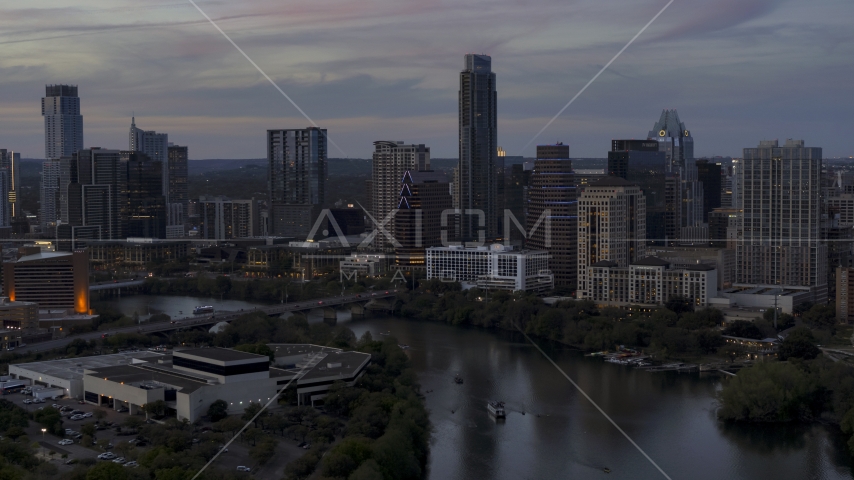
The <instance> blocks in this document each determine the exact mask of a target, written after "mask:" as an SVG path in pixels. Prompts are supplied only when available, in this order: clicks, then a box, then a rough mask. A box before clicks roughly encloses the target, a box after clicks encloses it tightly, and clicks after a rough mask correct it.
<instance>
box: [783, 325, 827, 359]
mask: <svg viewBox="0 0 854 480" xmlns="http://www.w3.org/2000/svg"><path fill="white" fill-rule="evenodd" d="M820 353H821V350H820V349H819V348H818V347H817V346H816V344H815V337H814V336H813V334H812V332H811V331H810V329H808V328H806V327H798V328H796V329H794V330H792V331H791V332H789V334H788V335H787V336H786V338H785V339H784V340H783V341H782V342H781V343H780V347H779V350H778V356H779V358H780V360H789V359H791V358H802V359H805V360H812V359H813V358H815V357H817V356H819V354H820Z"/></svg>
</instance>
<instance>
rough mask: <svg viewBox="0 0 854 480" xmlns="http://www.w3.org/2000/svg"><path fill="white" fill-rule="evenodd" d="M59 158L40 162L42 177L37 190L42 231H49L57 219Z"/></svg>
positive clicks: (58, 208) (58, 209) (58, 210)
mask: <svg viewBox="0 0 854 480" xmlns="http://www.w3.org/2000/svg"><path fill="white" fill-rule="evenodd" d="M59 163H60V161H59V160H45V161H43V162H42V178H41V186H40V191H39V223H40V224H41V229H42V232H43V233H48V234H49V233H50V229H51V228H54V227H56V221H57V220H59V218H60V217H59V212H60V207H59Z"/></svg>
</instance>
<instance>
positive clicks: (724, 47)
mask: <svg viewBox="0 0 854 480" xmlns="http://www.w3.org/2000/svg"><path fill="white" fill-rule="evenodd" d="M660 3H661V2H643V3H642V4H631V5H626V6H625V7H624V8H623V10H622V11H623V12H624V14H623V15H620V16H619V18H615V16H614V15H610V14H609V12H610V11H611V9H613V8H615V6H613V5H608V6H598V5H588V6H585V5H570V6H565V5H562V4H552V3H549V2H543V3H542V4H541V5H538V7H539V8H535V9H532V8H528V7H525V6H522V5H515V4H510V3H509V2H508V3H506V4H505V3H498V4H496V5H493V6H491V7H490V8H488V9H486V8H483V9H481V8H473V7H474V5H469V4H466V3H463V4H459V5H455V6H454V7H444V6H442V7H440V6H435V5H423V6H418V7H411V6H402V5H394V6H390V5H382V4H377V5H371V6H360V7H358V8H356V7H349V8H346V9H342V11H341V12H340V13H337V14H333V15H332V16H331V17H330V9H329V8H328V6H326V7H324V8H323V9H322V11H320V10H318V9H317V8H316V7H312V6H302V7H300V8H299V9H297V10H296V11H287V12H285V11H283V10H280V9H279V7H277V6H272V5H267V4H263V3H262V4H254V5H241V6H240V7H239V8H240V10H237V8H238V7H237V6H225V5H221V4H209V3H202V4H200V6H201V7H202V8H204V9H205V11H206V12H207V13H208V14H209V15H210V16H211V18H212V19H213V20H214V21H215V22H217V24H218V25H220V26H221V27H222V28H223V30H224V31H225V32H227V33H228V34H229V35H231V36H232V37H233V38H234V40H235V42H236V43H237V44H238V45H240V46H241V47H242V48H243V49H244V50H245V51H246V52H247V54H248V55H249V56H251V57H252V58H253V60H255V61H256V62H257V63H258V64H259V66H261V67H262V68H264V69H265V71H267V72H268V73H269V74H270V75H271V77H272V78H273V79H274V80H275V81H276V82H277V83H278V84H279V85H280V86H281V87H282V88H283V90H284V91H286V92H288V94H289V95H290V96H291V97H292V98H293V99H294V100H295V102H296V103H297V104H299V105H300V106H301V107H302V108H304V109H305V111H306V112H307V113H308V114H309V115H311V117H312V119H314V120H315V121H316V122H317V124H318V125H319V126H320V127H321V128H326V129H328V130H329V132H330V136H331V138H333V139H334V141H335V143H336V144H338V145H340V146H341V148H342V150H343V151H344V153H345V154H346V156H349V157H352V158H369V157H370V151H371V141H365V138H369V139H371V140H374V139H377V138H397V139H402V140H404V141H406V142H418V143H422V142H423V143H425V144H428V145H431V147H432V148H433V156H434V157H436V158H453V157H455V156H456V143H457V140H456V138H455V137H456V135H455V132H456V130H457V128H456V127H457V114H456V90H457V88H456V85H455V84H456V82H457V74H458V71H459V70H458V69H459V67H458V63H459V60H458V59H459V55H460V54H461V53H465V52H466V51H469V52H478V53H485V54H488V55H491V56H492V58H493V70H494V71H495V72H496V73H497V74H498V76H499V81H498V85H497V89H498V90H499V91H500V92H501V97H500V102H501V109H500V110H499V113H498V132H499V135H498V142H497V143H498V145H500V146H502V147H503V148H504V149H505V150H506V151H507V152H508V154H510V155H524V156H526V157H533V156H534V145H531V146H530V147H529V148H528V149H527V150H525V151H520V149H521V147H522V146H523V145H524V144H525V143H526V142H527V141H528V140H530V139H531V137H532V136H533V134H534V133H536V131H537V130H538V129H539V128H541V127H542V126H543V125H544V124H545V123H546V121H547V120H548V119H549V118H551V116H552V115H554V113H555V112H556V111H557V110H558V109H559V108H560V106H562V105H563V104H564V103H565V102H566V101H567V100H568V99H569V98H570V97H571V96H572V94H573V93H574V92H576V91H577V90H578V89H579V88H580V87H581V86H582V85H584V83H585V82H586V81H588V80H589V79H590V78H591V77H592V76H593V74H594V73H595V72H596V71H597V70H598V68H599V67H600V66H601V65H602V64H604V63H605V62H606V61H607V60H608V59H609V58H611V56H612V55H613V54H614V53H616V51H617V50H619V48H620V47H621V46H622V45H623V44H625V42H626V41H627V40H628V39H629V38H631V35H632V34H633V33H634V32H636V31H637V29H638V28H640V27H641V26H642V24H643V22H644V20H642V19H644V18H647V19H648V18H651V17H652V15H653V14H654V13H655V11H657V10H658V9H659V8H660V7H661V6H662V5H661V4H660ZM112 5H113V4H111V6H110V7H104V6H102V4H100V3H99V2H91V3H89V4H86V5H85V6H81V7H74V8H68V7H66V8H62V7H61V6H60V7H59V8H52V9H50V10H48V9H44V10H33V9H29V10H23V9H21V10H15V9H7V10H5V11H4V18H6V19H8V20H9V21H15V22H16V23H15V26H14V28H10V29H7V31H8V32H9V33H7V34H6V35H5V36H0V43H2V44H4V50H5V51H6V53H7V55H5V56H4V57H5V58H4V59H3V60H0V71H2V72H3V73H4V79H5V80H6V82H5V85H4V87H5V89H4V90H5V92H4V96H3V98H2V101H0V114H2V115H0V144H3V145H4V146H6V147H7V148H14V149H15V150H16V151H20V152H22V157H24V158H41V155H42V153H41V150H42V149H43V120H42V118H40V115H39V112H38V111H37V108H34V104H35V102H37V101H38V100H37V99H38V98H40V97H41V96H42V94H43V91H42V90H41V89H42V88H43V86H44V85H45V84H54V83H67V84H72V85H78V86H79V88H80V97H81V98H83V99H84V101H83V102H82V106H81V109H82V111H81V113H82V114H83V116H85V117H86V136H85V138H86V144H85V145H84V146H85V147H90V146H102V147H104V148H112V149H115V148H122V143H123V142H122V138H123V137H124V131H123V130H125V128H124V127H122V125H126V124H127V123H126V122H127V119H129V118H130V117H131V116H132V115H134V114H136V116H137V117H139V118H140V119H141V121H142V119H144V122H145V125H146V126H147V128H152V129H155V130H157V131H168V132H170V134H171V135H172V136H173V137H174V139H175V141H176V142H177V143H180V144H182V145H190V146H191V147H192V154H193V158H194V159H200V158H263V157H264V148H265V147H264V140H263V138H264V137H263V131H265V130H267V129H276V128H279V129H281V128H304V127H306V126H308V122H307V121H306V120H305V119H304V118H302V117H301V116H300V115H299V113H298V112H296V110H295V109H294V108H293V107H292V106H291V105H289V104H288V103H287V102H286V101H285V100H284V99H283V98H281V96H280V95H279V94H278V93H277V92H276V91H275V90H274V89H273V88H272V87H271V86H270V85H269V84H268V83H266V82H265V81H264V79H263V78H262V77H261V76H260V75H258V73H257V71H255V70H254V69H253V68H252V66H251V65H250V64H249V63H248V62H246V60H245V59H243V58H242V57H241V56H240V54H239V53H238V52H237V51H236V50H235V49H234V48H233V47H232V46H231V45H230V44H228V42H227V41H226V40H225V39H224V38H222V37H221V36H219V34H218V32H216V31H215V30H214V29H213V27H212V26H211V25H210V24H208V23H207V22H206V21H205V19H204V18H201V16H200V15H199V14H198V12H197V11H195V10H194V9H192V7H191V6H190V5H189V4H186V5H182V4H175V5H160V6H155V7H152V8H149V7H145V8H144V9H143V8H139V7H136V8H134V7H133V6H131V5H130V4H128V5H127V6H121V7H113V6H112ZM342 5H343V4H342ZM127 8H131V9H132V10H133V11H134V12H137V13H138V14H139V16H138V19H137V20H136V21H135V22H131V23H129V24H121V23H120V22H119V21H117V20H116V19H117V18H119V14H120V12H123V11H126V10H127ZM852 8H854V7H852V5H851V4H850V3H846V2H841V1H839V2H828V3H825V4H823V5H822V6H821V7H819V8H815V7H807V6H799V5H795V4H792V3H789V2H776V1H771V0H761V1H752V2H732V1H728V2H725V4H724V5H717V4H716V5H714V6H713V5H705V4H700V3H699V2H692V1H687V2H678V3H675V4H674V5H673V6H672V7H670V8H669V9H668V10H667V12H665V14H664V15H662V16H661V18H659V19H658V20H657V21H656V22H655V23H654V24H653V25H652V26H651V27H650V28H649V30H648V31H647V32H645V33H644V35H642V36H641V37H640V38H639V39H638V41H637V42H636V43H634V44H633V45H632V46H631V48H629V49H628V50H626V52H625V54H624V55H623V56H621V57H620V58H619V60H618V61H617V62H615V63H614V64H613V65H612V66H611V67H610V68H609V69H608V70H607V71H606V72H605V74H603V76H602V77H601V78H600V79H598V80H597V81H596V82H595V83H594V84H593V85H592V86H591V87H590V88H589V89H588V90H587V91H586V92H585V93H584V95H582V96H581V97H580V98H579V100H578V101H577V102H575V103H574V104H573V105H572V108H570V109H568V110H567V111H566V112H565V113H564V114H563V115H562V116H561V117H560V118H559V119H558V120H557V121H556V122H555V124H554V125H552V126H551V127H550V128H549V129H548V130H546V131H545V132H544V134H543V136H542V137H541V138H539V139H538V140H537V142H539V143H542V144H548V143H553V142H554V141H556V140H561V141H564V142H565V143H568V144H570V145H572V147H573V152H574V155H577V156H578V157H600V158H601V157H604V156H605V152H607V151H608V146H609V144H610V140H612V139H614V138H642V136H643V134H644V133H645V132H644V131H643V130H645V129H643V128H640V129H639V128H638V126H639V125H641V124H643V125H646V124H647V122H648V119H649V118H650V117H651V116H653V115H657V114H658V112H660V111H661V110H662V109H665V108H677V109H679V111H680V113H681V114H682V116H683V117H685V118H689V119H690V122H691V128H692V131H693V132H694V134H695V136H696V138H697V145H698V150H697V152H695V156H696V157H702V156H710V155H724V156H738V155H739V153H740V151H741V149H742V148H744V146H745V145H751V144H753V143H755V141H756V138H765V139H774V138H777V139H780V140H781V141H782V140H783V139H784V138H787V137H793V138H804V139H806V140H807V141H808V142H809V143H810V144H814V145H822V146H823V148H824V149H825V156H826V157H835V156H848V155H851V154H852V146H851V144H850V140H847V139H846V136H845V135H843V132H845V131H847V130H850V128H851V126H852V120H851V119H850V115H847V114H846V113H845V112H847V111H849V110H850V109H851V107H852V106H854V105H852V102H854V101H852V100H846V98H847V96H846V95H845V94H844V92H845V91H846V86H845V84H844V79H845V78H848V77H850V73H852V72H851V69H852V67H851V66H850V62H848V61H847V59H848V58H850V53H851V45H852V42H850V41H849V40H850V39H851V34H850V33H849V32H848V31H847V30H844V23H843V22H844V18H846V15H845V14H844V13H845V11H846V9H848V10H850V9H852ZM333 10H334V9H333ZM345 11H346V13H344V12H345ZM830 12H832V14H829V13H830ZM389 22H391V23H392V24H394V28H389V29H386V28H385V27H384V28H383V29H382V31H380V30H381V29H376V28H371V26H373V25H378V24H379V23H383V24H384V25H386V24H388V23H389ZM472 22H475V24H476V22H488V23H489V24H490V26H491V27H494V28H491V29H489V33H473V31H474V30H472V29H471V28H469V29H462V28H458V27H459V26H460V25H461V24H463V23H466V24H472ZM71 25H73V26H71ZM282 26H284V27H285V28H282ZM401 26H403V27H401ZM399 28H406V31H407V35H406V36H404V37H405V38H403V39H402V40H401V36H400V35H399V33H400V31H399ZM274 29H275V31H274ZM484 30H486V29H484ZM115 31H121V32H122V35H121V36H120V37H115V36H114V38H113V39H112V41H110V42H104V41H103V39H104V35H110V34H111V32H115ZM366 31H369V32H370V33H365V32H366ZM436 33H439V35H437V34H436ZM389 36H394V37H395V38H397V40H396V41H395V42H389V41H388V37H389ZM58 38H62V39H66V38H67V40H63V41H61V42H57V40H56V39H58ZM428 39H429V40H428ZM46 44H51V48H47V47H46ZM306 44H310V45H311V47H309V48H303V46H304V45H306ZM167 47H168V48H167ZM282 47H284V51H286V52H287V53H288V54H287V55H282V54H281V53H282V51H283V49H282ZM35 52H39V55H34V53H35ZM663 52H664V53H666V54H665V55H663V54H662V53H663ZM673 59H676V61H674V60H673ZM68 62H73V63H71V64H69V63H68ZM392 65H393V67H392ZM759 71H763V72H766V74H765V75H756V72H759ZM816 71H823V72H826V74H825V75H814V73H815V72H816ZM662 92H666V95H665V96H662V95H661V93H662ZM119 97H120V98H121V99H122V101H121V102H116V101H115V100H116V98H119ZM782 99H786V101H785V102H784V101H782ZM801 120H810V121H809V122H806V121H801ZM502 132H503V133H502ZM330 153H331V154H332V155H330V156H331V157H339V156H345V155H344V154H342V153H341V152H339V151H337V150H335V149H334V148H333V149H332V150H331V151H330Z"/></svg>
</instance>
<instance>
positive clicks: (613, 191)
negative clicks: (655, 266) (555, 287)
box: [576, 177, 646, 298]
mask: <svg viewBox="0 0 854 480" xmlns="http://www.w3.org/2000/svg"><path fill="white" fill-rule="evenodd" d="M644 256H646V200H645V198H644V196H643V192H641V190H640V188H638V187H637V186H636V185H632V184H631V183H629V182H628V181H626V180H624V179H622V178H619V177H606V178H603V179H601V180H599V181H597V182H595V183H593V184H591V185H589V186H587V188H585V189H584V191H583V192H582V193H581V196H579V198H578V257H577V258H578V289H577V294H576V296H577V297H578V298H587V297H588V295H590V288H591V284H590V282H589V280H588V278H587V275H588V273H589V269H588V267H590V266H591V265H593V264H595V263H597V262H600V261H603V260H604V261H609V262H613V263H615V264H616V266H617V267H628V266H629V265H630V264H632V263H633V262H636V261H637V260H639V259H641V258H643V257H644Z"/></svg>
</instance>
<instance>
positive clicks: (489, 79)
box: [454, 54, 503, 240]
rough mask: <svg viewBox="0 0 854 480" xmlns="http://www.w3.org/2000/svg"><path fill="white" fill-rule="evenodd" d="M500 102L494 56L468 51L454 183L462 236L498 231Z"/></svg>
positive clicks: (493, 234)
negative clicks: (498, 112) (458, 154)
mask: <svg viewBox="0 0 854 480" xmlns="http://www.w3.org/2000/svg"><path fill="white" fill-rule="evenodd" d="M497 102H498V94H497V92H496V90H495V73H493V72H492V58H491V57H489V56H487V55H476V54H467V55H466V56H465V67H464V68H463V71H462V72H460V91H459V127H460V134H459V141H460V163H459V167H458V170H457V179H456V182H455V184H454V189H455V190H456V195H455V196H456V197H457V201H458V205H455V207H456V208H459V209H460V223H459V226H460V228H459V235H460V237H461V238H462V239H463V240H478V239H480V238H482V237H483V236H484V235H485V238H496V237H497V236H498V235H499V232H498V216H499V214H500V213H502V212H501V210H502V208H503V205H499V204H498V203H499V202H498V168H499V165H498V163H497V156H498V142H497V135H498V125H497V122H496V119H497V115H496V105H497ZM481 212H482V213H481Z"/></svg>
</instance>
